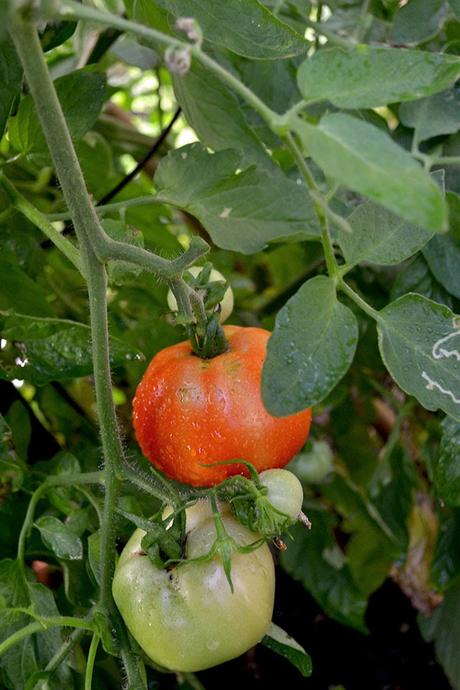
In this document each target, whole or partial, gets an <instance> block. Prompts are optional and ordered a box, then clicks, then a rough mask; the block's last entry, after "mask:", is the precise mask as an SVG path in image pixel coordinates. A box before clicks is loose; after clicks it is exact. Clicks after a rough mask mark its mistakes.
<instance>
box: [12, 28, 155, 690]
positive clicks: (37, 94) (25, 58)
mask: <svg viewBox="0 0 460 690" xmlns="http://www.w3.org/2000/svg"><path fill="white" fill-rule="evenodd" d="M11 36H12V38H13V41H14V44H15V47H16V50H17V52H18V55H19V58H20V60H21V63H22V65H23V68H24V74H25V77H26V79H27V83H28V85H29V88H30V92H31V95H32V98H33V99H34V102H35V106H36V109H37V113H38V116H39V118H40V122H41V125H42V127H43V131H44V134H45V138H46V141H47V143H48V147H49V150H50V153H51V156H52V158H53V162H54V165H55V168H56V172H57V175H58V178H59V181H60V184H61V187H62V190H63V193H64V197H65V199H66V202H67V205H68V207H69V210H70V212H71V215H72V220H73V224H74V227H75V231H76V233H77V237H78V240H79V245H80V252H81V258H82V263H83V269H84V273H85V275H86V277H87V281H88V296H89V307H90V322H91V333H92V354H93V367H94V381H95V388H96V403H97V408H98V416H99V422H100V433H101V440H102V447H103V455H104V472H105V500H104V509H103V519H102V524H101V593H100V605H101V607H102V610H103V611H104V613H105V615H106V616H111V614H112V618H113V611H114V608H115V607H114V603H113V599H112V594H111V581H112V577H113V572H114V568H115V548H114V527H115V521H114V514H115V511H114V509H115V505H116V502H117V497H118V493H119V488H120V479H119V478H118V476H117V475H118V474H119V473H120V468H121V467H122V465H123V462H124V455H123V448H122V443H121V437H120V433H119V430H118V424H117V420H116V416H115V409H114V405H113V400H112V389H111V376H110V364H109V340H108V323H107V298H106V292H107V276H106V269H105V266H104V265H103V264H102V263H101V262H100V260H99V259H98V257H97V255H96V253H95V251H94V248H93V244H92V241H91V235H95V236H96V235H98V236H99V238H101V236H102V232H103V231H102V228H101V226H100V224H99V220H98V218H97V215H96V213H95V211H94V207H93V205H92V203H91V199H90V197H89V195H88V192H87V189H86V186H85V182H84V179H83V175H82V172H81V168H80V165H79V162H78V159H77V156H76V153H75V150H74V147H73V143H72V140H71V138H70V134H69V130H68V128H67V124H66V121H65V118H64V115H63V113H62V108H61V105H60V103H59V100H58V98H57V95H56V91H55V89H54V86H53V83H52V81H51V77H50V75H49V73H48V69H47V65H46V62H45V58H44V55H43V52H42V49H41V45H40V41H39V38H38V34H37V31H36V29H35V26H34V25H33V24H32V23H31V22H30V21H27V20H26V19H24V18H22V17H21V16H19V15H16V16H15V17H14V18H13V19H12V22H11ZM101 231H102V232H101ZM117 627H118V628H120V626H117ZM124 656H125V658H126V659H125V660H126V664H125V666H126V672H127V675H128V682H129V686H130V687H132V688H133V690H134V689H136V690H137V689H141V688H144V683H143V680H142V678H141V675H140V673H139V669H138V666H137V662H136V659H135V657H134V655H133V654H132V653H131V652H129V651H126V653H125V654H124Z"/></svg>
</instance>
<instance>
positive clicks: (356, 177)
mask: <svg viewBox="0 0 460 690" xmlns="http://www.w3.org/2000/svg"><path fill="white" fill-rule="evenodd" d="M296 130H297V132H298V134H299V136H300V137H301V139H302V142H303V144H304V146H305V148H306V150H307V151H308V152H309V154H310V155H311V157H312V158H313V160H314V161H315V163H317V164H318V165H319V166H320V167H321V168H322V169H323V170H324V172H325V173H326V175H328V176H330V177H331V178H332V179H334V180H336V181H337V182H339V183H341V184H344V185H346V186H347V187H349V188H350V189H353V190H354V191H356V192H359V193H360V194H363V195H365V196H367V197H369V198H370V199H372V200H373V201H377V202H379V203H381V204H382V205H383V206H386V207H387V208H389V209H390V210H391V211H394V212H395V213H398V214H399V215H400V216H401V217H402V218H405V219H406V220H409V221H412V222H413V223H416V224H418V225H421V226H422V227H424V228H426V229H427V230H445V229H446V222H447V210H446V207H445V203H444V200H443V198H442V194H441V192H440V190H439V188H438V187H437V185H436V183H435V182H433V181H432V180H430V178H429V176H428V175H427V173H426V172H424V171H423V170H422V169H421V168H420V166H419V165H418V163H416V161H414V159H413V158H412V157H411V156H410V155H409V153H406V152H405V151H404V150H403V149H402V148H401V147H399V146H397V145H396V144H395V143H394V142H393V141H392V140H391V139H390V138H389V136H388V135H387V134H386V133H384V132H381V131H380V130H378V129H377V128H376V127H373V126H372V125H370V124H369V123H367V122H362V121H360V120H358V119H357V118H354V117H351V116H349V115H345V114H342V113H336V114H333V115H325V116H324V117H323V118H322V119H321V122H320V124H319V126H317V127H313V126H312V125H310V124H308V123H307V122H300V121H299V122H298V123H297V124H296Z"/></svg>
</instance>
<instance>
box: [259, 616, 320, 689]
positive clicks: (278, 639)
mask: <svg viewBox="0 0 460 690" xmlns="http://www.w3.org/2000/svg"><path fill="white" fill-rule="evenodd" d="M262 644H263V645H265V647H268V649H272V650H273V651H274V652H276V653H277V654H280V655H281V656H284V657H285V658H286V659H287V660H288V661H290V662H291V664H293V665H294V666H295V667H296V668H297V669H298V670H299V671H300V673H301V674H302V675H303V676H304V677H305V678H308V677H309V676H311V673H312V670H313V668H312V663H311V659H310V657H309V655H308V654H307V652H306V651H305V649H304V648H303V647H301V645H299V644H298V643H297V642H296V641H295V640H294V639H293V638H292V637H291V636H290V635H288V634H287V633H286V632H285V631H284V630H283V629H282V628H280V627H279V626H278V625H275V624H274V623H272V624H271V626H270V629H269V631H268V633H267V634H266V635H265V637H264V638H263V640H262Z"/></svg>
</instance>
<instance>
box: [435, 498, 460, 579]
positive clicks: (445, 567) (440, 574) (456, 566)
mask: <svg viewBox="0 0 460 690" xmlns="http://www.w3.org/2000/svg"><path fill="white" fill-rule="evenodd" d="M459 543H460V510H452V511H451V515H449V516H448V517H447V519H445V520H443V522H442V524H441V528H440V530H439V533H438V541H437V543H436V547H435V550H434V554H433V560H432V562H431V568H430V581H431V582H432V583H433V584H434V586H435V588H436V589H437V590H439V591H441V592H444V591H445V590H446V589H448V588H449V587H450V586H451V585H452V584H453V582H454V580H455V579H456V578H457V577H458V576H459V575H460V551H459V549H458V546H457V545H458V544H459Z"/></svg>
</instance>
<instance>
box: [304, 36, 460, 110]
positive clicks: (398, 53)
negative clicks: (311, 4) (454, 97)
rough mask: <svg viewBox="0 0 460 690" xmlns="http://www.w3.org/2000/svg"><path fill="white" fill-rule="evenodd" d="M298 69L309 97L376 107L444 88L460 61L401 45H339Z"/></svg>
mask: <svg viewBox="0 0 460 690" xmlns="http://www.w3.org/2000/svg"><path fill="white" fill-rule="evenodd" d="M297 74H298V81H299V89H300V91H301V93H302V95H303V97H304V98H305V100H306V101H321V100H328V101H330V102H331V103H333V104H334V105H336V106H337V107H338V108H375V107H376V106H378V105H385V104H386V103H393V102H396V101H413V100H414V99H416V98H420V97H422V96H431V95H432V94H433V93H436V92H437V91H442V90H443V89H445V88H446V87H447V86H449V85H450V84H452V83H453V82H454V81H455V79H457V77H458V76H459V74H460V60H459V59H458V58H457V57H455V56H453V55H437V54H435V53H429V52H423V51H420V50H401V49H400V48H380V47H373V46H358V47H357V48H355V49H354V50H351V51H350V50H338V49H337V48H333V49H332V50H321V51H319V52H317V53H315V54H314V55H313V57H311V58H310V59H309V60H306V61H305V62H303V63H302V65H301V66H300V67H299V71H298V73H297Z"/></svg>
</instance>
